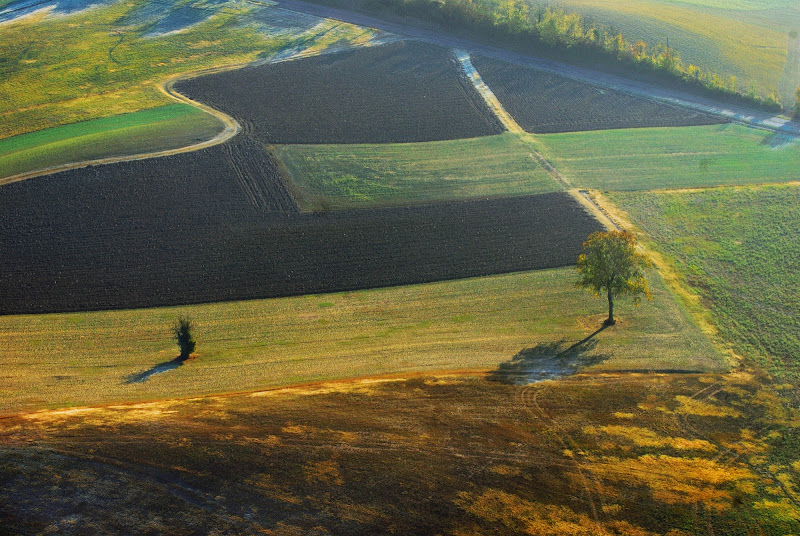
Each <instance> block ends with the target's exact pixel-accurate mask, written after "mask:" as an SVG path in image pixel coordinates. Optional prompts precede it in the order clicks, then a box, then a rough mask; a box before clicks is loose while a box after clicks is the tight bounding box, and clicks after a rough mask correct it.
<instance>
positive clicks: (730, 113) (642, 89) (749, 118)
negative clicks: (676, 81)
mask: <svg viewBox="0 0 800 536" xmlns="http://www.w3.org/2000/svg"><path fill="white" fill-rule="evenodd" d="M278 4H279V5H280V7H282V8H283V9H287V10H289V11H297V12H301V13H307V14H310V15H315V16H318V17H324V18H329V19H335V20H340V21H342V22H349V23H351V24H357V25H360V26H367V27H370V28H376V29H379V30H383V31H386V32H390V33H394V34H397V35H400V36H405V37H409V38H413V39H419V40H423V41H427V42H430V43H435V44H438V45H441V46H444V47H448V48H454V49H461V50H468V51H469V52H470V53H473V54H481V55H484V56H488V57H491V58H496V59H499V60H503V61H507V62H511V63H515V64H518V65H522V66H526V67H533V68H536V69H541V70H543V71H547V72H552V73H556V74H560V75H562V76H566V77H568V78H572V79H574V80H579V81H583V82H587V83H590V84H595V85H600V86H604V87H608V88H612V89H616V90H619V91H623V92H627V93H630V94H633V95H639V96H644V97H648V98H651V99H655V100H658V101H661V102H666V103H671V104H675V105H679V106H687V107H689V108H692V109H695V110H700V111H703V112H707V113H712V114H716V115H719V116H722V117H725V118H728V119H730V120H731V121H735V122H738V123H742V124H746V125H750V126H754V127H757V128H762V129H765V130H769V131H772V132H776V133H779V134H784V135H788V136H797V137H800V123H798V122H797V121H791V120H789V119H788V118H785V117H781V116H776V115H774V114H769V113H765V112H761V111H757V110H752V109H748V108H744V107H741V106H734V105H730V104H727V103H721V102H717V101H714V100H712V99H708V98H704V97H699V96H696V95H691V94H688V93H683V92H680V91H675V90H673V89H666V88H661V87H658V86H655V85H652V84H648V83H646V82H639V81H634V80H628V79H625V78H621V77H619V76H615V75H611V74H607V73H603V72H599V71H594V70H591V69H586V68H583V67H576V66H573V65H568V64H565V63H561V62H557V61H552V60H546V59H542V58H537V57H533V56H529V55H527V54H522V53H519V52H514V51H511V50H506V49H502V48H498V47H495V46H490V45H484V44H481V43H477V42H475V41H470V40H468V39H463V38H459V37H454V36H451V35H447V34H444V33H442V32H441V30H437V29H435V28H433V27H431V28H421V27H418V26H411V25H408V24H402V23H397V22H389V21H386V20H382V19H378V18H375V17H372V16H369V15H364V14H362V13H354V12H351V11H346V10H342V9H337V8H333V7H328V6H320V5H317V4H310V3H307V2H303V1H302V0H279V1H278Z"/></svg>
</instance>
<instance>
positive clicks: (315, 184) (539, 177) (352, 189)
mask: <svg viewBox="0 0 800 536" xmlns="http://www.w3.org/2000/svg"><path fill="white" fill-rule="evenodd" d="M530 153H531V150H530V147H529V146H528V144H526V143H525V142H523V141H522V140H520V138H519V136H517V135H516V134H509V133H507V134H501V135H499V136H489V137H483V138H474V139H468V140H454V141H437V142H428V143H397V144H376V145H287V146H282V147H280V148H278V150H277V154H278V156H279V157H280V158H281V159H282V160H283V162H284V163H285V164H286V167H287V168H288V170H289V172H290V175H291V177H292V179H293V180H294V182H295V184H297V186H298V188H299V192H300V194H301V199H302V201H301V203H302V205H303V207H304V208H306V209H318V208H319V205H321V204H325V205H327V206H330V207H331V208H351V207H360V206H377V205H403V204H409V203H415V202H430V201H443V200H449V199H456V198H465V197H493V196H508V195H524V194H539V193H547V192H554V191H558V190H559V189H560V186H559V185H558V183H556V182H555V181H554V180H553V179H552V178H551V177H550V175H548V173H547V171H545V170H544V169H543V168H542V167H541V166H539V165H538V164H537V163H536V160H535V159H534V158H533V157H532V156H531V154H530Z"/></svg>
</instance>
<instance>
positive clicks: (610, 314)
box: [603, 290, 617, 326]
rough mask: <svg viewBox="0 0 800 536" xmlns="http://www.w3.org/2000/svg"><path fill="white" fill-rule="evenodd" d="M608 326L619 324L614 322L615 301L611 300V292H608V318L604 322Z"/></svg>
mask: <svg viewBox="0 0 800 536" xmlns="http://www.w3.org/2000/svg"><path fill="white" fill-rule="evenodd" d="M603 323H604V324H605V325H606V326H613V325H614V324H616V323H617V321H616V320H614V301H613V300H612V299H611V291H610V290H609V291H608V318H606V321H605V322H603Z"/></svg>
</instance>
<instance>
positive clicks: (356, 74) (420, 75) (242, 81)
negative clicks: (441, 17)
mask: <svg viewBox="0 0 800 536" xmlns="http://www.w3.org/2000/svg"><path fill="white" fill-rule="evenodd" d="M175 89H176V90H177V91H179V92H180V93H183V94H185V95H187V96H189V97H191V98H192V99H194V100H198V101H201V102H204V103H206V104H208V105H210V106H212V107H214V108H216V109H219V110H222V111H224V112H225V113H227V114H229V115H232V116H233V117H236V118H237V119H239V120H241V121H242V122H243V123H245V124H246V125H251V126H252V131H253V135H254V136H256V137H257V138H258V139H259V140H260V141H262V142H264V143H388V142H412V141H434V140H445V139H458V138H474V137H478V136H487V135H491V134H499V133H500V132H502V131H503V128H502V126H501V125H500V123H499V122H498V121H497V119H496V118H495V117H494V115H493V114H492V113H491V112H490V111H489V109H488V108H487V107H486V105H485V104H484V102H483V100H482V99H481V97H480V96H479V95H478V94H477V92H476V91H475V90H474V88H473V87H472V84H470V82H469V81H468V80H466V77H465V76H463V75H462V74H461V71H460V70H459V69H458V66H457V64H456V62H455V58H454V57H453V55H452V53H451V52H450V51H449V50H447V49H444V48H441V47H437V46H434V45H428V44H423V43H416V42H399V43H393V44H390V45H383V46H378V47H372V48H366V49H361V50H357V51H348V52H342V53H338V54H330V55H322V56H318V57H314V58H309V59H305V60H302V61H289V62H283V63H277V64H268V65H261V66H254V67H247V68H244V69H240V70H237V71H230V72H226V73H220V74H214V75H209V76H204V77H200V78H195V79H192V80H187V81H184V82H181V83H179V84H176V85H175Z"/></svg>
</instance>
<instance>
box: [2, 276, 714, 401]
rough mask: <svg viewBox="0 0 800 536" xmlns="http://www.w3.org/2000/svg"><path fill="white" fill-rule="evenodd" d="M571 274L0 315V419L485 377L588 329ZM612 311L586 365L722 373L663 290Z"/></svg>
mask: <svg viewBox="0 0 800 536" xmlns="http://www.w3.org/2000/svg"><path fill="white" fill-rule="evenodd" d="M575 277H576V276H575V272H574V270H573V269H568V268H567V269H559V270H547V271H541V272H530V273H520V274H511V275H504V276H496V277H486V278H479V279H469V280H461V281H452V282H443V283H435V284H429V285H420V286H408V287H397V288H388V289H377V290H369V291H360V292H352V293H344V294H333V295H315V296H306V297H296V298H285V299H273V300H261V301H247V302H239V303H220V304H209V305H197V306H186V307H173V308H164V309H147V310H129V311H107V312H91V313H77V314H54V315H37V316H4V317H0V346H2V348H3V349H4V359H3V371H2V375H3V379H2V383H3V386H4V387H3V390H2V392H0V413H5V412H12V411H19V410H29V409H34V408H42V407H60V406H70V405H81V406H82V405H96V404H104V403H112V402H123V401H135V400H148V399H163V398H173V397H185V396H190V395H191V396H200V395H205V394H212V393H224V392H230V391H246V390H255V389H263V388H267V387H270V386H276V385H286V384H292V383H299V382H308V381H317V380H324V379H332V378H350V377H359V376H367V375H374V374H384V373H403V372H411V371H437V370H451V369H475V368H478V369H484V368H486V369H490V368H494V367H497V366H498V365H499V364H500V363H503V362H506V361H509V360H511V359H512V358H513V357H514V356H515V355H516V354H517V353H519V352H520V351H521V350H523V349H526V348H535V347H537V345H541V344H548V343H556V342H560V341H563V342H564V343H565V344H572V343H575V342H577V341H579V340H581V339H583V338H584V337H586V336H588V335H590V334H592V333H593V332H594V331H596V330H597V329H598V328H599V327H600V326H601V324H602V322H603V320H604V319H605V313H606V310H605V308H606V305H605V303H604V302H603V301H602V300H600V299H596V298H593V297H592V296H591V295H589V294H588V293H587V292H585V291H583V290H581V289H578V288H575V286H574V281H575ZM653 287H654V294H655V299H654V301H653V302H646V303H644V304H642V305H641V306H640V307H634V306H633V305H630V304H628V303H625V302H620V304H619V308H618V315H619V319H620V320H619V325H618V326H616V327H614V328H612V329H608V330H605V331H603V332H601V333H599V334H598V335H597V336H596V337H595V339H594V341H595V342H596V347H594V348H591V351H589V352H588V354H587V355H588V356H590V357H591V356H594V357H596V358H598V359H600V358H601V357H602V358H603V359H604V361H603V362H601V363H599V364H597V365H595V367H598V368H600V369H692V370H696V369H703V370H721V369H724V368H725V364H724V362H723V360H722V358H721V356H720V355H719V354H718V353H717V352H716V350H715V349H714V348H713V347H712V346H711V344H710V343H709V341H708V339H707V338H706V337H705V335H703V334H702V333H701V332H700V331H699V329H698V328H696V327H695V326H694V324H692V323H690V322H689V321H688V320H687V316H686V313H685V311H684V310H683V309H681V308H680V307H679V306H677V305H676V303H675V302H674V301H673V299H672V296H671V294H669V293H668V292H667V291H666V290H664V288H663V286H662V285H661V284H660V283H659V282H658V281H654V284H653ZM180 314H188V315H190V316H191V317H192V318H193V319H194V320H195V322H196V324H197V328H196V339H197V353H198V354H199V358H197V359H196V360H192V361H190V362H187V363H186V364H184V365H183V366H181V367H180V368H177V369H175V370H171V371H169V372H166V373H162V374H156V375H154V376H152V377H151V378H150V379H149V380H147V381H146V382H143V383H137V384H128V383H126V379H127V378H129V377H130V376H131V375H134V374H137V373H141V372H143V371H146V370H148V369H150V368H151V367H153V366H155V365H157V364H159V363H164V362H167V361H170V360H172V359H173V358H175V357H176V356H177V355H178V349H177V346H176V345H175V343H174V342H173V341H172V340H171V334H170V327H171V325H172V324H173V323H174V321H175V319H176V318H177V317H178V315H180Z"/></svg>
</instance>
